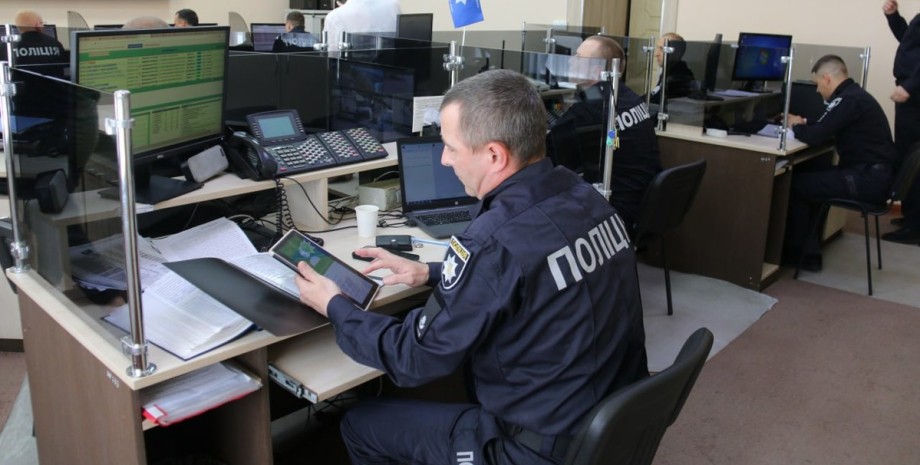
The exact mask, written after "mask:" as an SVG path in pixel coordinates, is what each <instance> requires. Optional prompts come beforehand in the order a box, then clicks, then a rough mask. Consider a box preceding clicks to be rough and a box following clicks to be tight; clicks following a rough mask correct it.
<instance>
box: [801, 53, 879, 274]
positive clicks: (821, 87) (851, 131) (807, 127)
mask: <svg viewBox="0 0 920 465" xmlns="http://www.w3.org/2000/svg"><path fill="white" fill-rule="evenodd" d="M811 72H812V79H813V80H814V81H815V83H816V84H817V85H818V93H819V94H821V97H822V98H824V101H826V102H828V104H827V111H825V113H824V114H823V115H821V117H820V118H818V121H813V122H807V121H806V120H805V119H804V118H802V117H801V116H798V115H791V114H790V115H789V118H788V124H789V126H790V127H792V130H793V132H795V138H796V139H798V140H800V141H802V142H805V143H806V144H808V145H820V144H822V143H824V142H826V141H828V140H831V139H832V138H836V142H835V147H836V149H837V155H838V156H839V158H840V161H839V163H838V165H837V166H836V167H833V168H829V169H823V170H817V171H811V172H807V171H806V172H799V171H798V170H796V171H794V172H793V176H792V191H791V195H790V199H789V216H788V221H787V227H786V241H785V248H786V254H785V258H786V261H787V263H789V262H793V263H794V260H797V259H798V255H799V253H801V251H802V248H804V251H805V254H806V256H805V263H804V265H803V267H804V268H805V269H808V270H813V271H817V270H820V269H821V252H820V248H819V245H818V238H817V237H807V236H808V232H809V228H810V225H811V223H812V221H815V220H816V214H817V208H818V207H819V206H820V203H821V202H823V201H824V200H826V199H828V198H848V199H853V200H859V201H864V202H882V201H884V200H885V198H886V197H887V195H888V189H889V187H890V186H891V181H892V178H893V174H892V172H893V164H894V162H895V160H896V158H897V151H896V150H895V147H894V142H893V141H892V140H891V127H890V126H889V125H888V119H887V118H886V117H885V113H884V111H882V107H881V106H880V105H879V104H878V102H877V101H876V100H875V98H873V97H872V96H871V95H869V93H868V92H866V91H865V90H864V89H863V88H861V87H859V85H858V84H856V83H855V82H853V80H852V79H850V78H849V77H848V74H847V67H846V64H845V63H844V62H843V60H842V59H841V58H840V57H838V56H836V55H825V56H823V57H821V58H820V59H819V60H818V61H817V62H816V63H815V65H814V67H813V68H812V70H811ZM817 220H818V221H821V222H822V223H823V218H820V219H817Z"/></svg>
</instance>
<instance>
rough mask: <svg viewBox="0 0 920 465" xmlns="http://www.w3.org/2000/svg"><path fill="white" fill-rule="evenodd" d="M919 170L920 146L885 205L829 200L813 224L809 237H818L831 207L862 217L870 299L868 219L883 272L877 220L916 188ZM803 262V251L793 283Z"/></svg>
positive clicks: (870, 257)
mask: <svg viewBox="0 0 920 465" xmlns="http://www.w3.org/2000/svg"><path fill="white" fill-rule="evenodd" d="M918 170H920V144H915V145H914V146H913V147H911V150H910V152H909V153H908V155H907V159H906V160H904V163H903V164H902V165H901V170H900V171H899V172H898V174H897V177H895V180H894V182H893V183H892V184H891V189H890V194H889V195H888V198H887V199H885V201H884V202H883V203H878V204H874V203H868V202H860V201H858V200H850V199H827V200H825V201H824V203H822V204H821V207H820V208H819V210H818V215H817V216H816V217H815V219H814V221H813V222H812V224H811V228H810V231H809V233H808V234H809V236H808V237H815V235H816V234H818V228H819V226H820V225H821V224H823V223H824V222H823V220H822V219H823V218H824V216H825V215H826V214H827V211H828V210H829V209H830V207H840V208H844V209H847V210H852V211H856V212H859V213H860V214H862V218H863V226H864V228H865V238H866V277H867V279H868V282H869V295H872V253H871V247H869V216H873V217H875V247H876V252H877V253H878V269H880V270H881V269H882V240H881V235H880V233H879V227H878V217H880V216H882V215H885V214H887V213H888V212H889V211H891V207H892V205H894V203H895V202H899V201H902V200H904V197H906V196H907V192H908V191H910V188H911V186H913V184H914V180H915V179H916V177H917V171H918ZM804 260H805V252H804V251H803V252H802V254H801V255H800V256H799V260H798V262H797V263H796V266H795V274H794V275H793V276H792V278H793V279H798V277H799V270H800V269H801V268H802V262H803V261H804Z"/></svg>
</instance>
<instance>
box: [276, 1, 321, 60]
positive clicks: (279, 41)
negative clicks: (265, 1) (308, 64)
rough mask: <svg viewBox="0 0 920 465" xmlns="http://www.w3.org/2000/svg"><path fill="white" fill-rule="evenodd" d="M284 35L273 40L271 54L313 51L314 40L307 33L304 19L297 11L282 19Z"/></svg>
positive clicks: (311, 35)
mask: <svg viewBox="0 0 920 465" xmlns="http://www.w3.org/2000/svg"><path fill="white" fill-rule="evenodd" d="M284 30H285V32H284V34H281V35H280V36H278V37H277V38H275V43H274V44H272V52H275V53H278V52H296V51H304V50H313V44H314V43H315V42H316V39H315V38H314V37H313V34H310V33H309V32H307V29H306V18H304V15H303V13H301V12H299V11H292V12H290V13H288V14H287V16H285V18H284Z"/></svg>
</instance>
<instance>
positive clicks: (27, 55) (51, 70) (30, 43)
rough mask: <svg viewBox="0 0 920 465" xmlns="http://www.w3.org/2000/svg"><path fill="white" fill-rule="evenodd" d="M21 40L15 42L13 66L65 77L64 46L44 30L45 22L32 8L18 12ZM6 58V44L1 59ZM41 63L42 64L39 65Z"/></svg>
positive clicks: (0, 51)
mask: <svg viewBox="0 0 920 465" xmlns="http://www.w3.org/2000/svg"><path fill="white" fill-rule="evenodd" d="M15 21H16V28H17V29H19V35H20V39H19V42H17V43H15V44H13V59H12V60H11V63H10V65H11V66H17V67H20V66H25V67H26V69H29V70H31V71H34V72H37V73H40V74H46V75H49V76H54V77H59V78H62V77H64V68H63V64H66V63H67V55H66V54H65V52H64V46H63V45H61V43H60V42H58V41H57V39H55V38H54V37H51V36H49V35H47V34H45V33H43V32H42V28H43V26H44V25H45V22H44V21H43V20H42V17H41V15H39V14H38V13H36V12H34V11H31V10H23V11H20V12H19V13H17V14H16V19H15ZM5 59H6V46H3V47H0V60H5ZM38 65H41V66H38Z"/></svg>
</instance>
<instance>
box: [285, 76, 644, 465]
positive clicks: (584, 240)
mask: <svg viewBox="0 0 920 465" xmlns="http://www.w3.org/2000/svg"><path fill="white" fill-rule="evenodd" d="M441 123H442V129H441V136H442V138H443V139H444V144H445V148H444V153H443V154H442V156H441V162H442V163H443V164H445V165H447V166H451V167H453V169H454V172H455V173H456V174H457V176H458V177H459V178H460V180H461V181H462V182H463V185H464V186H465V188H466V191H467V193H469V194H470V195H474V196H476V197H478V198H479V199H480V202H479V204H478V205H477V207H476V208H475V209H474V211H473V214H474V219H473V222H472V223H471V224H470V226H469V227H468V229H467V230H466V231H465V232H464V233H463V234H461V235H459V236H454V237H452V238H451V240H450V244H449V246H448V249H447V254H446V256H445V259H444V261H443V262H441V263H429V264H421V263H417V262H412V261H409V260H406V259H402V258H399V257H396V256H394V255H392V254H390V253H388V252H385V251H383V250H381V249H376V248H370V249H360V250H359V251H357V252H356V253H358V254H360V255H363V256H366V257H373V258H374V259H375V260H374V261H373V262H372V263H371V264H370V265H369V266H368V267H367V269H366V270H365V272H371V271H374V270H378V269H389V270H391V271H392V272H393V274H391V275H389V276H387V277H385V278H384V281H383V282H384V284H387V285H392V284H407V285H409V286H421V285H426V284H427V285H429V286H432V287H434V292H433V294H432V296H431V297H430V298H429V300H428V302H427V304H426V305H425V306H424V307H423V308H419V309H416V310H413V311H411V312H410V313H409V314H408V315H407V316H406V317H405V319H402V320H400V319H397V318H393V317H390V316H385V315H380V314H377V313H374V312H364V311H362V310H361V309H359V308H358V307H356V306H355V305H354V304H352V303H351V302H349V301H348V300H346V299H345V298H344V297H342V296H340V295H339V289H338V288H337V287H336V285H335V284H334V283H332V282H331V281H329V280H328V279H326V278H323V277H321V276H319V275H317V274H316V273H315V272H314V271H313V270H312V269H311V268H310V267H309V266H308V265H307V264H305V263H301V264H300V267H299V271H300V273H301V274H302V275H303V277H298V278H297V285H298V287H299V289H300V295H301V300H302V301H303V302H304V303H305V304H307V305H309V306H310V307H312V308H313V309H316V310H317V311H318V312H320V313H322V314H324V315H327V316H328V317H329V320H330V321H331V322H332V325H333V327H334V328H335V333H336V341H337V343H338V345H339V347H341V349H342V350H343V351H344V352H345V353H346V354H348V355H349V356H350V357H352V358H353V359H355V360H356V361H358V362H360V363H362V364H365V365H368V366H371V367H374V368H377V369H379V370H382V371H384V372H385V373H386V374H387V375H388V376H389V377H390V379H392V380H393V381H394V382H395V383H396V384H398V385H401V386H413V385H420V384H423V383H425V382H428V381H431V380H434V379H437V378H440V377H443V376H446V375H448V374H450V373H453V372H455V371H456V370H458V369H461V368H463V369H465V373H467V375H468V379H467V381H468V384H469V386H470V389H471V391H472V393H473V395H474V396H475V400H474V402H476V403H471V404H440V403H430V402H422V401H415V400H386V399H379V400H374V401H365V402H363V403H360V404H358V405H357V406H356V407H355V408H353V409H352V410H351V411H349V412H348V413H347V414H346V415H345V418H344V419H343V420H342V424H341V429H342V436H343V438H344V440H345V443H346V445H347V446H348V449H349V454H350V455H351V458H352V463H354V464H370V463H375V464H383V463H387V464H389V463H393V464H395V463H414V464H447V463H464V464H477V465H479V464H510V463H527V464H535V465H540V464H556V463H559V461H560V460H561V457H562V456H563V455H564V454H565V451H566V448H567V445H568V441H569V440H570V438H571V436H572V435H573V434H574V433H575V431H576V428H577V427H578V426H579V422H580V421H581V420H582V417H584V416H585V414H586V413H587V412H588V411H590V410H591V408H592V407H593V406H594V405H595V404H597V403H598V402H599V401H600V400H601V399H602V398H603V397H604V396H605V395H607V394H609V393H611V392H612V391H613V390H615V389H617V388H620V387H623V386H625V385H628V384H630V383H632V382H634V381H636V380H639V379H642V378H644V377H646V376H648V372H647V364H646V353H645V335H644V330H643V324H642V308H641V302H640V300H639V288H638V283H637V277H636V268H635V266H636V264H635V255H634V252H633V250H632V248H631V247H630V244H629V238H628V237H627V235H626V233H625V230H624V225H623V222H622V220H621V219H620V217H619V216H618V215H617V214H616V212H615V211H614V209H613V208H612V207H611V206H610V205H609V204H608V203H607V202H605V201H604V198H603V197H602V196H601V195H599V194H598V193H597V192H596V191H594V189H593V188H592V187H591V186H590V185H588V184H587V183H585V182H583V181H582V180H581V179H579V178H578V176H576V175H575V174H574V173H572V172H571V171H569V170H567V169H564V168H553V167H552V164H551V163H550V161H549V160H548V159H546V158H545V156H544V151H545V142H544V134H545V132H546V116H545V112H544V110H543V103H542V102H541V99H540V96H539V95H538V94H537V92H536V90H535V89H534V88H533V87H532V86H531V84H530V83H529V82H528V81H527V79H525V78H524V77H523V76H521V75H519V74H517V73H515V72H513V71H508V70H496V71H487V72H485V73H482V74H479V75H476V76H474V77H471V78H468V79H465V80H463V81H460V82H459V83H458V84H457V85H455V86H454V87H453V88H451V89H450V91H449V92H448V93H447V95H445V97H444V100H443V103H442V104H441Z"/></svg>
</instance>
